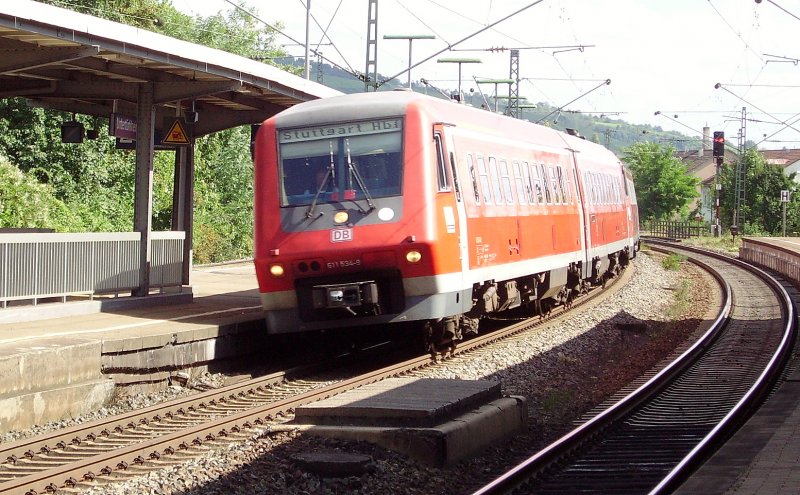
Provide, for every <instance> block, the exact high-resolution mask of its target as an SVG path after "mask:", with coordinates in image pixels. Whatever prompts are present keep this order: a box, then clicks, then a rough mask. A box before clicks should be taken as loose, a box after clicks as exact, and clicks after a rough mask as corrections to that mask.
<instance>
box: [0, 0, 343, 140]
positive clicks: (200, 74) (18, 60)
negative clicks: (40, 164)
mask: <svg viewBox="0 0 800 495" xmlns="http://www.w3.org/2000/svg"><path fill="white" fill-rule="evenodd" d="M147 82H150V83H153V84H154V96H153V100H154V106H155V109H156V116H155V117H156V118H155V121H156V122H157V123H160V122H161V121H162V120H163V117H175V116H177V115H181V111H186V110H193V111H195V112H197V114H198V120H197V122H196V123H195V124H194V126H193V135H194V136H202V135H205V134H208V133H211V132H216V131H219V130H223V129H227V128H230V127H234V126H238V125H243V124H253V123H257V122H261V121H263V120H264V119H266V118H268V117H270V116H272V115H274V114H275V113H277V112H279V111H281V110H283V109H285V108H288V107H290V106H292V105H294V104H296V103H300V102H303V101H308V100H313V99H317V98H323V97H327V96H334V95H337V94H341V93H339V92H338V91H336V90H333V89H330V88H328V87H325V86H323V85H321V84H318V83H316V82H311V81H308V80H305V79H303V78H301V77H298V76H295V75H293V74H290V73H288V72H285V71H282V70H280V69H278V68H276V67H273V66H269V65H266V64H263V63H260V62H256V61H253V60H250V59H247V58H244V57H240V56H237V55H232V54H230V53H227V52H223V51H220V50H215V49H212V48H208V47H205V46H201V45H196V44H193V43H188V42H185V41H181V40H177V39H174V38H170V37H167V36H163V35H160V34H156V33H153V32H150V31H146V30H143V29H139V28H135V27H132V26H128V25H124V24H119V23H116V22H112V21H107V20H105V19H99V18H96V17H92V16H89V15H85V14H80V13H77V12H73V11H71V10H66V9H62V8H59V7H54V6H51V5H47V4H43V3H38V2H34V1H31V0H14V1H4V2H0V98H7V97H13V96H23V97H25V98H28V99H29V100H30V101H31V102H32V104H33V105H38V106H43V107H46V108H53V109H57V110H63V111H67V112H74V113H81V114H86V115H94V116H97V117H109V116H110V115H111V114H112V112H113V113H120V114H127V115H136V105H137V91H138V90H137V86H138V85H139V84H141V83H147ZM192 103H194V107H193V108H192V107H191V104H192ZM178 105H180V106H181V108H178Z"/></svg>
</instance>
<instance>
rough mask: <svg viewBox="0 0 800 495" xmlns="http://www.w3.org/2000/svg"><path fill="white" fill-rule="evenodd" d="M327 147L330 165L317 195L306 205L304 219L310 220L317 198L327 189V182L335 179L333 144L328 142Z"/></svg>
mask: <svg viewBox="0 0 800 495" xmlns="http://www.w3.org/2000/svg"><path fill="white" fill-rule="evenodd" d="M328 145H329V146H330V148H331V163H330V165H328V168H327V169H325V177H324V178H323V179H322V183H321V184H320V185H319V188H318V189H317V193H316V194H315V195H314V199H313V200H312V201H311V204H310V205H308V210H307V211H306V218H311V217H312V216H313V215H314V209H315V208H316V207H317V201H319V196H320V195H321V194H322V193H323V192H325V189H327V188H328V181H329V180H331V179H334V181H335V179H336V173H335V172H334V164H333V144H332V143H330V142H328Z"/></svg>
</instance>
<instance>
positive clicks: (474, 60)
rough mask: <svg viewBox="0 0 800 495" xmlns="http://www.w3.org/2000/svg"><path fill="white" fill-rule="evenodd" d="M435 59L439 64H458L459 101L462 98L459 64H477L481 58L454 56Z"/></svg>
mask: <svg viewBox="0 0 800 495" xmlns="http://www.w3.org/2000/svg"><path fill="white" fill-rule="evenodd" d="M436 61H437V62H438V63H440V64H458V101H459V102H461V101H462V100H463V98H462V97H461V64H479V63H481V59H479V58H465V57H456V58H440V59H437V60H436Z"/></svg>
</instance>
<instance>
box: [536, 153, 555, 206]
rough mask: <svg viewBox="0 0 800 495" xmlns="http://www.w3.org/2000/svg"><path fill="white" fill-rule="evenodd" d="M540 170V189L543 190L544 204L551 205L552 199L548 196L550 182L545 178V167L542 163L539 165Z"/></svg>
mask: <svg viewBox="0 0 800 495" xmlns="http://www.w3.org/2000/svg"><path fill="white" fill-rule="evenodd" d="M539 166H540V167H541V169H542V189H544V202H545V203H547V204H549V205H551V204H553V197H552V196H551V195H550V182H549V179H548V178H547V167H546V166H545V164H544V163H542V164H540V165H539Z"/></svg>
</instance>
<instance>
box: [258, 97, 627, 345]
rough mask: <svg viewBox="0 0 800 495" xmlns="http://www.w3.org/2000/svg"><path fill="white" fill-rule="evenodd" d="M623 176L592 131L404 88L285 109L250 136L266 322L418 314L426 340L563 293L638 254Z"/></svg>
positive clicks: (376, 319) (297, 323) (315, 324)
mask: <svg viewBox="0 0 800 495" xmlns="http://www.w3.org/2000/svg"><path fill="white" fill-rule="evenodd" d="M626 174H627V172H626V171H625V169H624V167H623V166H622V164H621V163H620V162H619V160H618V159H617V158H616V157H615V156H614V155H613V154H612V153H611V152H609V151H608V150H606V149H605V148H603V147H602V146H599V145H597V144H594V143H590V142H587V141H585V140H583V139H580V138H578V137H575V136H570V135H567V134H564V133H561V132H558V131H555V130H553V129H550V128H547V127H543V126H538V125H535V124H531V123H528V122H525V121H520V120H516V119H511V118H509V117H505V116H501V115H497V114H493V113H491V112H486V111H483V110H477V109H474V108H470V107H466V106H463V105H458V104H455V103H452V102H448V101H444V100H440V99H436V98H432V97H428V96H424V95H420V94H415V93H411V92H405V91H396V92H381V93H362V94H355V95H345V96H339V97H334V98H327V99H322V100H315V101H312V102H307V103H303V104H300V105H297V106H295V107H292V108H290V109H288V110H286V111H284V112H282V113H280V114H278V115H276V116H275V117H273V118H271V119H269V120H267V121H266V122H265V123H264V125H262V126H261V129H260V130H259V132H258V134H257V137H256V143H255V229H254V230H255V265H256V274H257V277H258V281H259V288H260V292H261V298H262V302H263V306H264V310H265V316H266V321H267V329H268V331H269V332H270V333H289V332H302V331H309V330H318V329H335V328H345V327H361V326H366V325H374V324H387V323H399V322H411V321H419V322H420V323H421V324H422V326H424V327H425V328H426V329H427V332H428V335H429V340H430V342H431V343H437V342H446V341H451V340H458V339H459V338H460V337H461V335H462V333H463V332H464V331H474V330H476V328H477V321H478V320H479V318H480V317H481V316H483V315H485V314H489V313H493V312H497V311H502V310H506V309H510V308H514V307H518V306H525V307H529V308H530V309H531V310H532V311H533V312H544V311H547V309H548V308H549V307H550V306H552V305H553V304H555V303H557V302H559V301H560V302H566V303H568V302H569V300H570V299H571V297H572V296H573V295H574V294H575V293H577V292H580V291H581V290H583V289H584V288H585V287H586V285H587V284H591V283H594V284H598V283H602V282H603V280H604V279H605V277H607V276H608V275H609V274H613V273H615V272H616V271H617V270H618V269H619V267H620V266H624V265H625V264H626V263H627V262H628V260H629V259H630V258H631V257H633V256H634V255H635V253H636V249H637V248H638V217H637V212H636V199H635V193H634V191H633V183H632V181H631V180H630V176H629V175H626Z"/></svg>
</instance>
